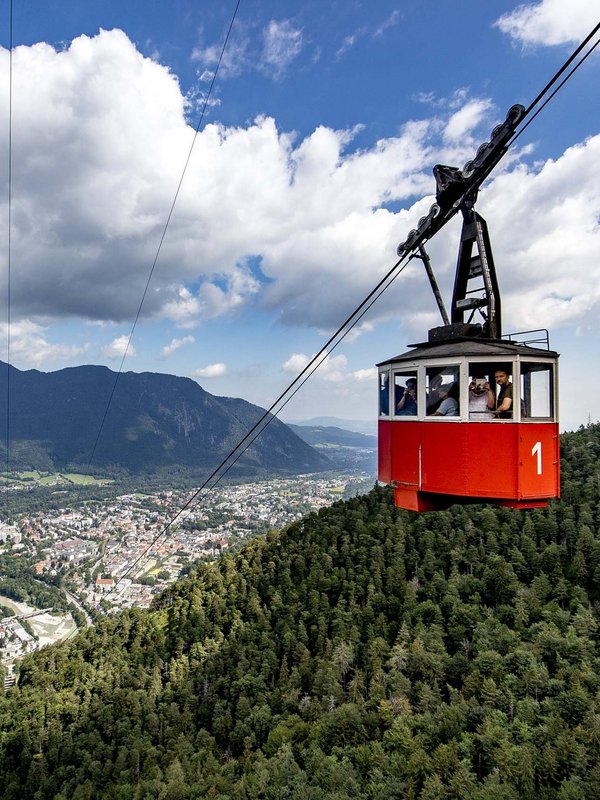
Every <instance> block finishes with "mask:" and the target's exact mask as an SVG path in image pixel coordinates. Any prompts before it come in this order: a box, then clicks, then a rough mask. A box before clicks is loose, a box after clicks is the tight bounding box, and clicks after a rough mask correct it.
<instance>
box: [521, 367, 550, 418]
mask: <svg viewBox="0 0 600 800" xmlns="http://www.w3.org/2000/svg"><path fill="white" fill-rule="evenodd" d="M553 394H554V392H553V383H552V365H551V364H536V363H527V362H522V363H521V416H522V417H523V418H525V419H526V418H528V417H533V418H535V419H552V418H553V416H554V403H553V402H552V399H553Z"/></svg>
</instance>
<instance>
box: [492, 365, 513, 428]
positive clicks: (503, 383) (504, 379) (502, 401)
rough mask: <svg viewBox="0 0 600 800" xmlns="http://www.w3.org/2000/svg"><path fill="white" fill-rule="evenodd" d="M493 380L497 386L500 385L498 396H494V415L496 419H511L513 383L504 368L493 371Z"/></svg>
mask: <svg viewBox="0 0 600 800" xmlns="http://www.w3.org/2000/svg"><path fill="white" fill-rule="evenodd" d="M494 380H495V381H496V384H497V386H499V387H500V391H499V392H498V397H497V398H496V410H495V411H494V417H495V418H496V419H512V415H513V412H512V405H513V385H512V383H511V382H510V379H509V377H508V373H507V372H506V370H503V369H497V370H496V372H495V373H494Z"/></svg>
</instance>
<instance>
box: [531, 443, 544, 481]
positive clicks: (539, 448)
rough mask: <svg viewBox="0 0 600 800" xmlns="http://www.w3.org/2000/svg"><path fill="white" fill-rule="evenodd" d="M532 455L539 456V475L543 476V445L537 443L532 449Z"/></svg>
mask: <svg viewBox="0 0 600 800" xmlns="http://www.w3.org/2000/svg"><path fill="white" fill-rule="evenodd" d="M531 455H532V456H537V474H538V475H541V474H542V443H541V442H536V443H535V444H534V445H533V447H532V448H531Z"/></svg>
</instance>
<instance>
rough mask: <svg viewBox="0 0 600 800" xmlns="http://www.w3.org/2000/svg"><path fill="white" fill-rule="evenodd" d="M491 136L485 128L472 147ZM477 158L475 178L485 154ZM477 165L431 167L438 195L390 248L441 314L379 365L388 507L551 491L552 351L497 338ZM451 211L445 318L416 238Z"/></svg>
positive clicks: (539, 502) (555, 462)
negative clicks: (418, 271) (424, 278)
mask: <svg viewBox="0 0 600 800" xmlns="http://www.w3.org/2000/svg"><path fill="white" fill-rule="evenodd" d="M516 108H517V109H518V108H520V107H516ZM511 114H512V119H511ZM517 116H518V115H517ZM514 119H515V114H514V108H513V109H511V111H510V112H509V116H508V117H507V123H505V129H504V130H501V126H499V128H497V129H496V131H495V132H496V133H497V132H499V133H500V138H502V137H504V139H506V138H508V136H509V135H510V130H509V129H510V125H508V123H509V122H510V123H511V124H513V125H514V124H515V123H514ZM500 145H502V142H500ZM494 146H495V141H494V134H492V142H491V143H489V144H487V143H486V145H485V146H482V148H480V150H479V151H478V152H479V153H481V152H484V155H485V154H486V153H489V152H490V151H493V147H494ZM485 148H487V151H485ZM497 149H498V148H497ZM492 155H493V156H494V157H495V156H496V154H494V153H492ZM497 160H498V158H496V161H497ZM480 167H481V173H482V176H483V177H481V180H483V178H484V177H485V176H486V175H487V174H489V171H490V165H489V163H487V164H483V165H480ZM477 169H478V165H477V164H474V162H470V164H468V165H467V166H466V167H465V168H464V170H463V171H462V172H461V171H460V170H457V169H456V168H452V167H443V166H437V167H435V169H434V175H435V177H436V181H437V185H438V192H437V200H438V204H439V205H436V206H434V207H433V209H432V212H431V213H430V215H429V216H428V217H427V218H423V220H421V221H420V223H419V230H418V231H411V233H410V234H409V237H408V239H407V241H406V242H405V243H404V244H402V245H400V247H399V248H398V252H399V254H400V255H403V254H405V253H408V252H410V251H413V252H414V251H416V250H417V249H418V251H419V255H418V256H417V254H416V252H414V255H413V257H419V258H421V259H422V260H423V262H424V264H425V268H426V270H427V274H428V277H429V280H430V282H431V286H432V289H433V292H434V295H435V297H436V300H437V303H438V307H439V309H440V312H441V315H442V319H443V321H444V323H445V324H444V325H443V326H441V327H438V328H433V329H432V330H430V331H429V337H428V341H426V342H423V343H421V344H415V345H409V347H411V349H410V350H408V351H407V352H405V353H402V354H401V355H398V356H395V357H394V358H390V359H388V360H386V361H383V362H382V363H381V364H379V365H378V367H379V480H380V481H382V482H383V483H387V484H391V485H392V486H393V487H394V501H395V504H396V505H397V506H400V507H401V508H406V509H409V510H411V511H432V510H437V509H443V508H447V507H448V506H450V505H452V504H453V503H474V502H477V503H481V502H488V503H495V504H497V505H502V506H509V507H511V508H537V507H543V506H546V505H547V504H548V500H549V499H550V498H553V497H558V496H559V492H560V483H559V477H560V476H559V469H560V453H559V432H558V416H557V415H558V401H557V398H558V354H557V353H555V352H553V351H551V350H550V349H549V346H548V334H547V331H546V332H544V333H545V335H544V336H542V337H539V336H538V337H537V338H535V339H531V338H529V340H525V341H523V340H522V339H521V340H519V341H517V340H515V338H514V337H516V336H521V337H524V336H527V335H529V336H531V335H533V334H539V333H540V332H534V331H530V332H525V333H524V334H513V335H512V336H510V337H507V338H502V335H501V322H500V292H499V290H498V283H497V280H496V271H495V267H494V260H493V256H492V250H491V245H490V241H489V236H488V232H487V226H486V223H485V221H484V220H483V218H482V217H481V216H479V214H477V213H476V212H475V210H474V207H473V206H474V202H475V199H476V194H477V190H478V182H477V175H475V179H474V181H471V184H470V185H469V187H468V191H466V192H462V191H461V189H462V187H463V186H464V183H465V173H466V172H467V170H470V173H469V175H470V176H472V175H473V174H474V172H476V171H477ZM481 180H480V181H479V183H480V182H481ZM448 196H449V197H450V201H451V205H449V204H448V201H447V197H448ZM444 203H445V207H444ZM458 210H460V211H461V212H462V215H463V229H462V234H461V242H460V249H459V255H458V264H457V269H456V277H455V283H454V294H453V297H452V309H451V319H449V318H448V315H447V313H446V310H445V308H444V306H443V303H442V300H441V296H440V293H439V290H438V287H437V284H436V282H435V278H434V276H433V272H432V270H431V265H430V263H429V258H428V256H427V253H426V252H425V249H424V247H423V241H424V240H425V239H427V238H430V236H431V235H432V233H431V228H433V227H435V229H439V227H441V224H443V222H442V223H440V222H439V221H438V222H437V223H436V218H438V217H444V215H445V217H446V219H447V218H448V217H449V216H450V215H451V213H453V212H454V213H456V211H458ZM432 222H433V225H432ZM479 319H480V320H482V321H481V322H478V321H474V320H479ZM534 345H535V346H534ZM539 345H543V346H539Z"/></svg>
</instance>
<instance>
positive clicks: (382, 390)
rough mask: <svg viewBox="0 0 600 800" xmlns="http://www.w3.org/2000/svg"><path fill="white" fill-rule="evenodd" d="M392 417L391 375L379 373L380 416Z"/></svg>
mask: <svg viewBox="0 0 600 800" xmlns="http://www.w3.org/2000/svg"><path fill="white" fill-rule="evenodd" d="M389 415H390V373H389V372H388V371H387V370H386V371H385V372H383V371H382V372H380V373H379V416H380V417H389Z"/></svg>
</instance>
